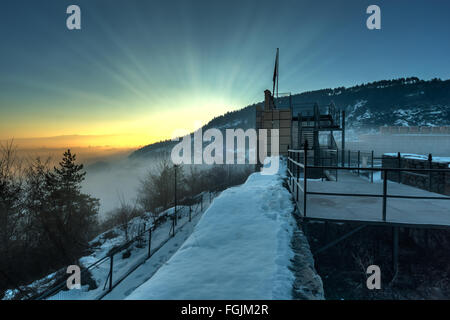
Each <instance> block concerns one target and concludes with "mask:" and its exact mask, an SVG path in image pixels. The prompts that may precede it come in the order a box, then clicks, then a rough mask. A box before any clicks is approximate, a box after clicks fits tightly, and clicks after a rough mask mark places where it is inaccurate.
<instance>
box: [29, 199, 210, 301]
mask: <svg viewBox="0 0 450 320" xmlns="http://www.w3.org/2000/svg"><path fill="white" fill-rule="evenodd" d="M213 197H214V194H213V193H212V192H209V193H206V194H205V193H201V194H200V195H198V196H196V197H193V198H190V199H189V201H187V202H189V205H187V206H178V209H177V210H174V211H173V212H171V213H165V214H163V215H160V216H159V217H158V220H159V221H163V220H167V219H169V220H170V221H172V226H171V228H170V231H169V234H168V235H167V237H166V238H165V239H164V240H162V241H160V242H159V243H158V244H157V245H156V246H152V234H153V233H154V232H155V230H156V229H157V228H158V225H159V224H158V223H151V225H150V226H149V227H148V228H147V227H146V226H145V225H144V226H143V228H142V230H141V231H140V232H138V234H137V235H136V236H135V237H133V238H132V239H131V240H129V241H127V242H125V243H123V244H121V245H119V246H116V247H114V248H113V249H111V250H110V252H109V253H108V254H107V255H105V256H104V257H103V258H101V259H99V260H97V261H95V262H94V263H92V264H90V265H89V266H88V267H86V268H83V269H82V270H81V277H82V278H83V277H84V278H88V277H89V273H90V272H91V271H93V270H94V269H95V270H100V272H105V277H104V279H105V281H104V283H102V284H100V285H101V286H102V288H101V290H100V292H99V293H97V295H96V296H94V297H92V298H93V299H102V298H103V297H104V296H106V295H107V294H108V293H110V292H111V291H112V290H113V289H114V288H115V287H116V286H117V285H118V284H120V283H121V282H122V281H123V280H124V279H125V278H127V277H128V276H129V275H130V274H131V273H132V272H133V271H135V270H136V269H137V268H138V267H139V266H141V265H142V264H144V263H145V262H146V261H147V260H148V259H149V258H150V257H152V256H153V255H154V254H155V253H156V252H158V250H159V249H161V248H162V247H163V246H164V245H165V244H166V243H167V242H168V241H169V240H170V239H171V238H173V237H174V236H175V234H176V232H177V231H178V230H181V229H182V228H183V227H184V226H185V225H186V224H188V223H190V222H191V221H192V218H194V217H195V216H197V215H198V214H200V213H201V212H203V210H204V209H205V207H206V203H208V202H211V200H212V198H213ZM183 217H185V218H187V219H186V221H185V222H184V223H183V224H179V223H178V222H179V221H180V220H181V219H182V218H183ZM133 245H138V246H140V247H142V248H143V247H144V246H146V247H147V250H145V251H144V250H142V252H141V257H139V259H137V260H135V261H134V263H133V264H132V265H130V266H127V267H126V268H122V267H120V268H115V263H114V261H115V259H114V258H115V257H117V256H118V255H119V254H120V253H122V254H123V253H125V252H126V251H127V250H129V248H130V247H131V246H133ZM106 271H107V274H106ZM66 281H67V277H66V276H64V277H62V278H61V279H59V280H57V281H55V284H54V285H52V286H51V287H50V288H48V289H47V290H45V291H44V292H41V293H40V294H39V295H37V296H34V297H32V298H31V299H35V300H43V299H47V298H50V297H55V298H56V299H64V298H65V294H66V293H68V292H69V291H68V290H67V283H66Z"/></svg>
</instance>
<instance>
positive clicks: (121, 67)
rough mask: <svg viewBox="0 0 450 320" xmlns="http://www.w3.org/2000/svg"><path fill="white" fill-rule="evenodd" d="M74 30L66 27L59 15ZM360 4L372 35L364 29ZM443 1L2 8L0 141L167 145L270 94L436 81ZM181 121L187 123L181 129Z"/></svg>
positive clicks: (443, 74) (445, 48)
mask: <svg viewBox="0 0 450 320" xmlns="http://www.w3.org/2000/svg"><path fill="white" fill-rule="evenodd" d="M70 4H77V5H79V6H80V8H81V14H82V16H81V26H82V30H77V31H69V30H67V28H66V18H67V14H66V13H65V11H66V8H67V6H69V5H70ZM370 4H377V5H379V6H380V8H381V27H382V29H381V30H368V29H367V28H366V19H367V17H368V15H367V14H366V13H365V11H366V8H367V7H368V6H369V5H370ZM449 9H450V2H449V1H444V0H443V1H438V0H435V1H406V0H396V1H364V0H361V1H356V0H346V1H324V0H316V1H301V0H297V1H283V0H281V1H262V0H259V1H253V0H252V1H249V0H241V1H235V0H227V1H215V0H209V1H203V0H194V1H187V0H183V1H172V0H165V1H144V0H126V1H125V0H114V1H112V0H110V1H106V0H102V1H99V0H88V1H81V0H72V1H61V0H53V1H31V0H30V1H21V0H14V1H13V0H6V1H2V6H1V10H0V24H1V28H0V39H1V50H0V70H1V71H0V139H5V138H12V137H18V138H23V137H43V136H56V135H72V134H81V135H97V136H98V135H100V136H101V135H109V136H111V135H114V136H115V137H117V135H122V136H123V139H117V138H115V139H116V141H119V140H120V141H121V145H122V144H123V145H136V144H142V143H144V142H145V141H148V142H152V141H156V140H159V139H162V138H167V137H168V136H169V135H170V133H171V132H172V131H173V130H174V129H176V128H180V127H182V126H184V127H185V128H186V129H188V130H189V129H191V127H193V126H194V122H195V121H196V120H198V121H202V122H206V121H207V120H208V119H210V118H212V117H213V116H216V115H219V114H222V113H224V112H226V111H229V110H234V109H238V108H241V107H244V106H246V105H248V104H252V103H254V102H258V101H261V100H262V99H263V90H264V89H266V88H271V86H272V84H271V80H272V79H271V77H272V70H273V63H274V57H275V51H276V48H277V47H278V48H280V81H279V83H280V92H292V93H297V92H302V91H307V90H314V89H321V88H327V87H338V86H351V85H354V84H358V83H362V82H369V81H374V80H382V79H391V78H397V77H407V76H417V77H419V78H423V79H431V78H433V77H440V78H442V79H447V78H450V55H449V53H450V41H449V31H450V19H449V18H448V14H449V12H450V10H449ZM186 123H187V124H186Z"/></svg>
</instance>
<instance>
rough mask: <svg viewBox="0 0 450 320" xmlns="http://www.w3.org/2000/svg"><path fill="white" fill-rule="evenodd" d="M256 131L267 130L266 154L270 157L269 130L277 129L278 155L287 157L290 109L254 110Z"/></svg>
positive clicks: (289, 138)
mask: <svg viewBox="0 0 450 320" xmlns="http://www.w3.org/2000/svg"><path fill="white" fill-rule="evenodd" d="M256 126H257V129H268V133H267V154H268V155H271V154H272V153H271V151H272V150H271V149H272V146H271V139H272V138H271V132H270V131H269V130H271V129H279V137H278V141H279V144H278V145H279V154H281V155H287V150H288V146H289V145H291V126H292V115H291V110H290V109H279V110H278V109H272V110H270V109H265V110H262V108H261V107H257V109H256Z"/></svg>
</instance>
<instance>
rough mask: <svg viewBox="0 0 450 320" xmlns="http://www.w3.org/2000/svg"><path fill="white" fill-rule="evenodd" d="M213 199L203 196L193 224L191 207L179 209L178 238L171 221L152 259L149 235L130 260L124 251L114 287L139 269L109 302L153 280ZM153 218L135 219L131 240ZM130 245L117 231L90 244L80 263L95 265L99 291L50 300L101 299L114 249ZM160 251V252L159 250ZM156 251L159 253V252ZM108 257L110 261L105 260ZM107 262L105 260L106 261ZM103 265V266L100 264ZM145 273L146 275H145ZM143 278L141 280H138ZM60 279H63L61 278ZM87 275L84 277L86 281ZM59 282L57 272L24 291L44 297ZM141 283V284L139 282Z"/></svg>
mask: <svg viewBox="0 0 450 320" xmlns="http://www.w3.org/2000/svg"><path fill="white" fill-rule="evenodd" d="M210 196H211V199H213V197H214V194H211V195H210V194H208V193H205V194H204V195H203V199H204V200H203V211H202V210H201V206H200V204H195V205H193V206H192V212H191V216H192V222H189V207H187V206H178V210H177V211H178V213H179V216H180V218H179V220H178V224H177V226H176V234H175V237H173V238H172V237H171V233H170V231H171V227H172V221H171V220H170V219H168V220H167V221H166V222H164V223H162V224H161V225H159V226H158V227H157V228H156V229H155V230H154V231H153V232H152V243H151V248H152V250H151V251H152V256H151V257H150V258H149V259H148V260H146V259H147V257H148V235H147V234H145V235H144V236H143V237H142V241H141V242H135V243H133V244H132V245H131V247H129V248H127V250H128V251H129V252H130V254H131V255H130V256H129V257H124V256H122V253H123V252H125V251H127V250H123V251H121V252H119V253H116V254H115V255H114V268H113V270H114V272H113V283H114V284H116V283H117V282H118V281H119V280H120V279H121V278H123V277H124V276H125V275H126V274H127V273H129V271H130V270H132V269H134V268H135V267H137V266H139V265H141V264H142V263H144V264H143V266H141V267H138V268H137V269H136V270H135V271H134V272H133V273H132V274H131V275H129V276H128V277H126V278H125V279H124V280H122V281H121V282H120V283H119V284H118V285H117V287H115V288H114V289H113V291H112V292H111V293H109V294H108V295H107V297H106V299H109V298H112V299H120V298H123V297H124V292H128V293H129V292H131V291H132V290H133V289H134V288H136V287H137V286H138V285H139V284H142V283H143V282H144V281H145V280H147V279H148V278H150V276H151V275H152V274H153V273H154V272H155V271H156V270H157V269H158V268H159V267H160V266H161V265H162V264H163V263H164V262H166V261H167V260H168V259H169V258H170V257H171V256H172V255H173V253H174V252H175V251H176V250H177V249H178V247H179V246H180V245H181V244H182V243H183V242H184V241H185V240H186V239H187V237H188V236H189V235H190V234H191V233H192V230H193V228H194V226H195V224H196V223H197V222H198V220H199V219H200V217H201V215H202V213H203V212H204V211H205V210H206V208H207V207H208V206H209V204H210ZM173 211H174V210H173V208H170V209H168V210H166V211H164V212H162V213H161V215H162V216H164V215H165V216H167V215H171V214H173ZM151 220H152V219H151V217H150V214H145V215H144V216H141V217H138V218H135V219H133V220H132V221H131V222H130V225H129V228H128V232H129V236H130V238H132V237H134V236H135V235H137V234H138V233H139V232H142V230H145V226H147V228H148V227H149V226H150V223H151ZM125 242H126V238H125V234H124V231H123V230H122V229H121V228H117V227H116V228H113V229H111V230H109V231H107V232H104V233H102V234H101V235H99V236H98V237H96V238H95V239H93V240H92V241H91V242H90V244H91V246H92V253H91V254H89V255H87V256H85V257H82V258H80V259H79V261H80V263H81V264H82V265H83V266H85V267H87V266H91V265H94V264H95V266H94V267H92V268H90V273H91V277H92V279H93V280H94V281H95V283H96V284H97V288H96V289H91V290H89V286H88V285H83V286H82V287H81V289H73V290H70V291H67V290H64V291H60V292H58V293H56V294H55V295H53V296H51V297H49V298H48V299H50V300H67V299H70V300H77V299H88V300H92V299H98V298H99V297H102V296H104V295H105V294H106V293H107V289H108V286H106V288H105V286H104V285H105V283H106V281H107V278H108V273H109V270H110V259H109V258H108V257H107V256H108V253H109V252H110V250H111V249H113V248H114V247H117V246H120V245H122V244H123V243H125ZM157 249H158V250H157ZM155 251H156V252H155ZM105 257H106V258H105ZM104 258H105V259H104ZM98 261H101V262H100V263H97V262H98ZM143 273H145V274H143ZM140 275H142V279H141V280H137V279H138V278H140ZM58 277H60V275H59V276H58ZM83 277H85V276H84V274H82V281H83ZM56 278H57V273H56V272H54V273H52V274H49V275H48V276H46V277H44V278H42V279H39V280H36V281H34V282H33V283H30V284H29V285H27V286H24V287H22V290H24V289H26V288H29V289H33V290H35V291H36V292H38V293H39V294H42V293H43V292H44V291H45V290H46V289H47V288H48V287H49V286H51V285H54V284H55V281H56ZM139 281H140V282H139ZM17 294H18V291H17V289H16V290H14V289H11V290H8V291H7V292H6V294H5V296H4V297H3V299H6V300H11V299H16V297H15V296H16V295H17Z"/></svg>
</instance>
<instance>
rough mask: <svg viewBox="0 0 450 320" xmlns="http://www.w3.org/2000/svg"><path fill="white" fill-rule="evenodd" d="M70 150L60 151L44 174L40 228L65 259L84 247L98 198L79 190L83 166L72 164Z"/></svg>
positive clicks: (72, 157)
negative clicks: (44, 196) (56, 162)
mask: <svg viewBox="0 0 450 320" xmlns="http://www.w3.org/2000/svg"><path fill="white" fill-rule="evenodd" d="M75 161H76V155H75V154H72V153H71V151H70V149H69V150H67V151H66V152H64V155H63V159H62V161H61V162H60V163H59V167H55V168H54V169H53V172H50V173H47V175H46V190H47V192H48V198H47V199H46V208H47V209H46V210H45V211H44V212H43V213H42V214H43V219H41V220H42V221H43V222H44V229H45V230H46V231H47V233H48V236H49V238H50V239H51V241H52V242H53V243H54V245H55V247H56V248H57V249H58V250H59V251H60V253H61V256H62V258H63V259H64V260H68V261H67V262H71V261H73V260H74V259H76V258H77V257H78V256H79V255H80V254H81V253H82V252H83V251H84V250H85V249H86V248H87V247H88V241H89V240H90V237H91V236H92V234H93V232H94V231H95V227H96V226H97V215H98V209H99V200H98V199H95V198H92V197H91V196H89V195H87V194H84V193H82V192H81V183H82V182H83V181H84V179H85V175H86V172H83V171H82V170H83V165H82V164H76V163H75Z"/></svg>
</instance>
